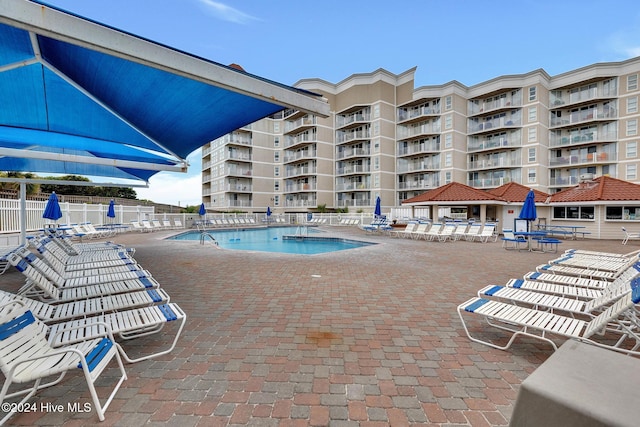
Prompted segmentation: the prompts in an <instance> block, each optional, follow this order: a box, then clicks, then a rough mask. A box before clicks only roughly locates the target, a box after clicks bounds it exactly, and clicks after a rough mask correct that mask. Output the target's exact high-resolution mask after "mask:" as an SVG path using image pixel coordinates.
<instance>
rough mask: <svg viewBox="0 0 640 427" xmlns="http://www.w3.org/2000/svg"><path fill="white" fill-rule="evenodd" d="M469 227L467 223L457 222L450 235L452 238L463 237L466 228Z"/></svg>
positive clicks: (458, 238)
mask: <svg viewBox="0 0 640 427" xmlns="http://www.w3.org/2000/svg"><path fill="white" fill-rule="evenodd" d="M468 227H469V223H465V222H463V223H458V224H457V225H456V229H455V230H453V235H452V236H451V238H452V240H460V239H463V238H464V237H465V236H466V234H467V228H468Z"/></svg>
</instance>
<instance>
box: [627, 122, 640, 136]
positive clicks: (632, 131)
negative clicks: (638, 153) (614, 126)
mask: <svg viewBox="0 0 640 427" xmlns="http://www.w3.org/2000/svg"><path fill="white" fill-rule="evenodd" d="M637 133H638V120H637V119H633V120H627V136H633V135H636V134H637Z"/></svg>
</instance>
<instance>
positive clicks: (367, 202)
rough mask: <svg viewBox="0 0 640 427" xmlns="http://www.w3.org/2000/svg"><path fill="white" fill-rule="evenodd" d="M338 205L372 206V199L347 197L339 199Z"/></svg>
mask: <svg viewBox="0 0 640 427" xmlns="http://www.w3.org/2000/svg"><path fill="white" fill-rule="evenodd" d="M336 205H337V206H338V207H341V208H345V207H358V206H372V205H371V199H347V200H338V201H336Z"/></svg>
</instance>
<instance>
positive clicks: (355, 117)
mask: <svg viewBox="0 0 640 427" xmlns="http://www.w3.org/2000/svg"><path fill="white" fill-rule="evenodd" d="M370 120H371V113H369V112H362V111H361V112H358V113H355V114H349V115H345V116H342V115H338V116H336V128H341V127H345V126H348V125H350V124H352V123H360V122H368V121H370Z"/></svg>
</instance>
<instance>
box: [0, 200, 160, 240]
mask: <svg viewBox="0 0 640 427" xmlns="http://www.w3.org/2000/svg"><path fill="white" fill-rule="evenodd" d="M21 203H22V202H21V201H20V200H14V199H0V233H2V234H5V233H19V232H20V211H21ZM46 204H47V202H46V201H39V200H27V201H26V202H25V208H26V218H25V220H26V223H25V229H26V231H27V232H33V231H36V230H39V229H42V228H43V226H44V224H45V223H51V220H48V219H44V218H43V217H42V214H43V212H44V208H45V206H46ZM60 209H61V210H62V218H60V219H59V220H58V221H57V222H58V224H81V223H85V222H90V223H92V224H95V225H100V224H110V223H113V224H128V223H130V222H131V221H140V220H142V219H153V218H154V216H155V208H154V207H153V206H123V205H116V206H115V211H116V217H115V218H113V219H112V218H108V217H107V210H108V209H109V205H108V204H87V203H69V202H62V203H60Z"/></svg>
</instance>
